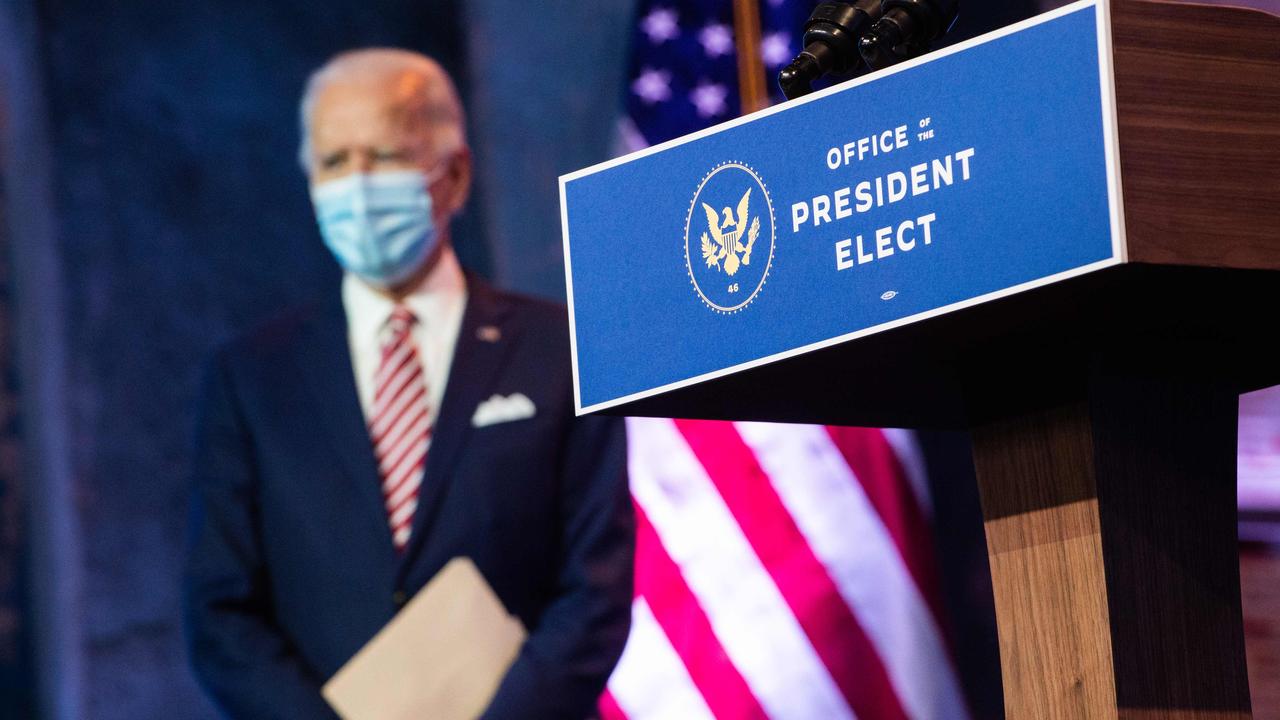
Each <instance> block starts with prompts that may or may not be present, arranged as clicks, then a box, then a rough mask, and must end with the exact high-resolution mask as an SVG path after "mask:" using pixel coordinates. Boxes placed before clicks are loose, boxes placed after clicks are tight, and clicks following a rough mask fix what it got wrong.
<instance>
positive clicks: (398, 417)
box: [369, 305, 431, 550]
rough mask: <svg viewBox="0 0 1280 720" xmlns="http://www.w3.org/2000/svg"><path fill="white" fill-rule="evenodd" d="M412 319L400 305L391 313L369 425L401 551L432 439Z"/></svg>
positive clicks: (405, 540) (410, 529) (394, 539)
mask: <svg viewBox="0 0 1280 720" xmlns="http://www.w3.org/2000/svg"><path fill="white" fill-rule="evenodd" d="M416 319H417V318H415V317H414V316H413V313H412V312H410V311H409V309H408V308H406V307H404V306H403V305H397V306H396V308H395V310H394V311H393V312H392V313H391V319H390V320H389V321H388V322H387V330H388V333H389V335H388V338H387V341H386V343H385V344H384V345H383V346H382V362H381V364H380V365H379V367H378V374H377V375H376V376H375V378H374V392H373V412H372V413H371V414H370V420H369V434H370V436H371V437H372V439H373V448H374V455H376V456H377V459H378V469H379V471H380V472H381V474H382V498H383V501H384V503H385V505H386V508H387V520H388V522H389V523H390V524H391V539H392V542H393V543H394V544H395V547H396V550H403V549H404V546H405V544H406V543H408V542H409V534H410V532H411V531H412V528H413V513H414V511H416V510H417V509H418V488H419V487H420V486H421V485H422V475H423V471H424V469H425V468H426V463H427V445H428V442H429V440H430V439H431V421H430V417H429V415H430V414H429V412H428V410H429V407H428V403H427V383H426V376H425V374H424V373H423V369H422V362H421V360H419V358H418V350H417V348H416V347H415V346H414V342H413V334H412V332H411V330H412V328H413V323H414V322H415V321H416Z"/></svg>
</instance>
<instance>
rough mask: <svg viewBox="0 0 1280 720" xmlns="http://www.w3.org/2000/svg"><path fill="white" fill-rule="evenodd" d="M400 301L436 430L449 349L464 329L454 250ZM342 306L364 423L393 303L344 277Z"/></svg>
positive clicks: (463, 284)
mask: <svg viewBox="0 0 1280 720" xmlns="http://www.w3.org/2000/svg"><path fill="white" fill-rule="evenodd" d="M402 302H403V304H404V305H405V307H407V308H409V310H410V311H411V312H412V313H413V314H414V316H415V317H416V318H417V322H416V323H414V326H413V333H412V334H413V341H414V344H415V345H417V350H418V358H419V359H420V360H421V361H422V365H423V368H422V370H423V373H424V377H425V379H426V383H427V402H428V403H430V405H429V406H428V408H427V410H428V413H429V415H428V417H429V422H430V423H431V426H432V427H435V424H436V417H437V415H438V414H439V412H440V402H441V400H443V399H444V389H445V385H446V383H448V382H449V367H450V365H452V364H453V350H454V348H455V347H456V346H457V344H458V332H459V330H460V329H461V328H462V313H463V311H464V310H465V309H466V306H467V280H466V278H465V277H464V276H463V274H462V266H460V265H459V264H458V256H457V255H455V254H454V252H453V248H451V247H448V246H445V247H444V248H443V250H442V252H441V254H440V259H439V261H438V262H437V263H436V266H435V267H434V268H432V269H431V272H430V273H428V274H427V276H426V277H425V278H423V280H422V283H421V284H420V285H418V287H417V288H415V289H414V290H413V292H411V293H409V295H408V296H406V297H405V298H404V300H403V301H402ZM342 307H343V309H344V310H345V311H346V313H347V341H348V343H350V346H351V366H352V369H353V370H354V371H355V375H356V390H357V391H358V392H359V393H360V407H361V408H362V409H363V410H364V417H365V421H366V422H368V420H369V417H370V413H372V412H373V394H374V390H375V388H374V385H373V382H374V378H375V376H376V375H377V373H378V365H379V364H380V363H381V362H382V346H383V344H384V343H385V342H386V341H387V337H386V335H387V321H388V320H390V319H391V312H392V311H393V310H394V309H395V302H393V301H392V300H391V299H390V298H388V297H386V296H385V295H382V294H381V293H379V292H378V291H376V290H374V289H373V288H371V287H369V286H368V285H367V284H365V282H364V281H363V280H361V279H360V278H359V277H357V276H355V275H352V274H351V273H347V274H346V275H345V276H344V277H343V278H342Z"/></svg>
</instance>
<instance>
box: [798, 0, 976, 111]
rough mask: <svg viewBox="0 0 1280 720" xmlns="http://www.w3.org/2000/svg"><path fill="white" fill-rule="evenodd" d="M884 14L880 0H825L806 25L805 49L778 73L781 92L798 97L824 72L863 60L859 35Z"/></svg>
mask: <svg viewBox="0 0 1280 720" xmlns="http://www.w3.org/2000/svg"><path fill="white" fill-rule="evenodd" d="M953 4H954V2H953ZM881 14H882V8H881V3H880V0H856V2H824V3H822V4H820V5H818V7H816V8H814V10H813V14H812V15H810V16H809V20H808V21H807V22H805V25H804V40H803V41H802V42H803V45H804V50H802V51H801V52H800V54H799V55H797V56H796V59H795V60H792V61H791V64H790V65H788V66H786V67H785V68H783V69H782V72H780V73H778V87H780V88H782V94H783V95H786V96H787V99H788V100H795V99H796V98H798V97H800V96H802V95H808V94H809V93H811V92H813V82H814V81H815V80H817V79H818V78H820V77H822V76H823V75H826V74H827V73H831V72H834V73H841V74H843V73H847V72H850V71H851V70H853V69H855V68H857V67H858V66H859V65H860V64H861V63H862V58H861V56H860V55H859V53H858V38H859V36H861V35H862V34H863V33H864V32H866V31H867V29H868V28H870V27H871V26H872V25H873V24H874V23H875V22H876V21H877V20H879V19H880V16H881Z"/></svg>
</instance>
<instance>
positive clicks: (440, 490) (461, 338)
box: [401, 274, 515, 573]
mask: <svg viewBox="0 0 1280 720" xmlns="http://www.w3.org/2000/svg"><path fill="white" fill-rule="evenodd" d="M467 296H468V297H467V309H466V311H465V312H464V313H463V317H462V327H461V328H460V329H459V330H458V342H457V344H456V346H455V348H454V352H453V363H452V366H451V367H450V370H449V384H448V386H447V387H446V388H445V392H444V398H443V399H442V400H441V403H440V413H439V415H438V416H437V417H436V424H435V427H434V428H433V430H432V440H431V449H430V451H429V452H428V453H427V469H426V475H425V477H424V478H423V482H422V488H421V490H420V491H419V494H418V509H417V511H416V512H415V513H414V518H413V533H412V534H411V535H410V538H409V545H408V546H407V547H406V548H405V551H404V555H403V561H402V563H401V570H402V573H403V571H404V570H406V569H407V568H408V567H409V566H410V565H411V564H412V560H413V558H415V557H416V555H417V554H418V553H419V552H420V551H421V547H422V544H423V542H424V541H425V539H426V536H427V535H428V534H429V533H430V530H431V526H432V523H433V522H434V520H435V516H436V514H437V513H438V512H439V510H440V505H441V503H442V502H443V500H444V497H445V492H446V491H447V489H448V486H449V484H450V483H451V482H452V481H453V476H454V468H455V467H456V465H457V462H458V456H459V454H460V453H461V451H462V448H463V446H464V445H465V444H466V441H467V439H468V438H469V437H470V435H471V432H472V427H471V416H472V414H473V413H474V412H475V409H476V406H477V405H479V404H480V402H481V401H482V400H484V398H486V397H488V394H489V393H491V392H492V389H493V387H494V383H495V382H496V380H497V378H498V375H499V372H500V371H501V370H502V367H503V365H504V364H505V362H506V359H507V357H508V356H509V355H510V350H511V348H512V346H513V341H514V339H515V338H514V334H515V333H514V330H513V329H512V328H510V327H507V326H504V325H503V320H504V318H505V317H506V315H507V313H508V311H509V310H510V307H509V305H508V304H507V303H506V302H505V301H504V300H503V299H502V298H500V297H499V296H498V295H497V294H496V293H494V292H493V290H492V289H490V288H489V287H488V286H487V285H486V284H485V283H484V282H482V281H481V280H479V279H477V278H475V277H474V276H472V275H470V274H468V275H467Z"/></svg>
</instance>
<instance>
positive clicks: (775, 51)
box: [760, 32, 791, 68]
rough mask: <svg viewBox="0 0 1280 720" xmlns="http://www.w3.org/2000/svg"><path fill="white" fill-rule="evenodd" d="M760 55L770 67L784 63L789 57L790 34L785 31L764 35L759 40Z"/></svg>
mask: <svg viewBox="0 0 1280 720" xmlns="http://www.w3.org/2000/svg"><path fill="white" fill-rule="evenodd" d="M760 56H761V57H763V58H764V64H765V65H768V66H769V67H771V68H773V67H780V66H782V65H786V64H787V61H789V60H790V59H791V36H790V35H788V34H787V33H785V32H775V33H769V34H768V35H765V36H764V38H763V39H762V40H761V41H760Z"/></svg>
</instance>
